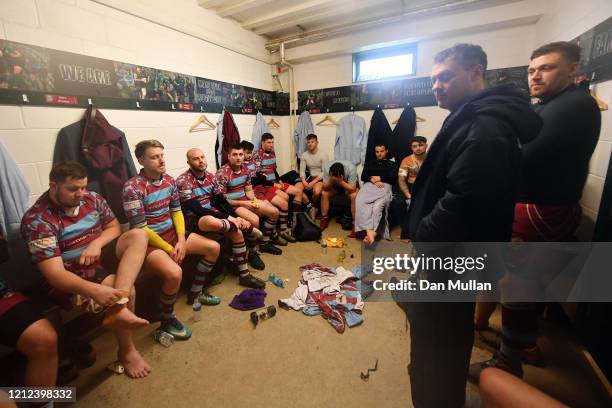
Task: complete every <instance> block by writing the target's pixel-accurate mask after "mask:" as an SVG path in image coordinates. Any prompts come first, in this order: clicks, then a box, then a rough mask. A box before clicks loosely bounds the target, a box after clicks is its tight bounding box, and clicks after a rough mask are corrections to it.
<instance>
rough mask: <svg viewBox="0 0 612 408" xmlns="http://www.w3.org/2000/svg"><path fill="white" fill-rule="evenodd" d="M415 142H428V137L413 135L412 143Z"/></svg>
mask: <svg viewBox="0 0 612 408" xmlns="http://www.w3.org/2000/svg"><path fill="white" fill-rule="evenodd" d="M414 142H417V143H427V138H426V137H425V136H413V137H412V139H410V144H413V143H414Z"/></svg>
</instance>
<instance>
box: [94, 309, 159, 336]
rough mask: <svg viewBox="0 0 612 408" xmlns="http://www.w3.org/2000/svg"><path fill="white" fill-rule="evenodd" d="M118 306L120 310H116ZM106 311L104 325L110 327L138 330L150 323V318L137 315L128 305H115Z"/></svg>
mask: <svg viewBox="0 0 612 408" xmlns="http://www.w3.org/2000/svg"><path fill="white" fill-rule="evenodd" d="M115 308H118V310H114V309H115ZM115 308H111V309H109V310H108V311H107V312H106V316H105V317H104V321H103V322H102V325H103V326H104V327H106V328H109V329H127V330H136V329H139V328H141V327H144V326H146V325H148V324H149V321H148V320H145V319H141V318H140V317H138V316H136V315H135V314H134V313H132V311H131V310H130V309H128V308H127V307H121V306H115Z"/></svg>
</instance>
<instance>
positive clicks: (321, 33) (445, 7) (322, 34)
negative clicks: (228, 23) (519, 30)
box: [266, 0, 490, 60]
mask: <svg viewBox="0 0 612 408" xmlns="http://www.w3.org/2000/svg"><path fill="white" fill-rule="evenodd" d="M485 1H490V0H462V1H455V2H449V3H445V4H441V5H439V6H433V7H429V8H424V9H418V10H412V11H407V12H404V13H401V14H399V15H396V16H390V17H384V18H380V19H378V20H374V21H364V22H362V23H355V24H350V25H345V26H342V27H338V28H335V29H331V30H330V29H319V30H313V31H310V32H306V33H300V34H295V35H291V36H287V37H283V38H279V39H277V40H274V41H272V42H269V43H267V44H266V49H267V50H268V51H270V53H276V52H279V51H280V48H281V45H282V47H283V52H284V48H285V45H287V44H294V43H297V42H299V43H300V44H306V43H311V42H316V41H323V40H325V39H327V38H331V37H334V36H339V35H343V34H348V33H351V32H354V31H359V30H366V29H370V28H373V27H377V26H380V25H383V24H391V23H396V22H398V21H400V20H403V19H405V18H411V17H421V16H423V15H426V14H432V13H435V12H444V11H450V10H456V9H459V8H465V7H467V6H471V5H474V4H477V3H482V2H485ZM294 46H295V45H294ZM281 60H282V58H281Z"/></svg>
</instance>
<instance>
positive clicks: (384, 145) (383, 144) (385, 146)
mask: <svg viewBox="0 0 612 408" xmlns="http://www.w3.org/2000/svg"><path fill="white" fill-rule="evenodd" d="M378 146H382V147H384V148H385V149H387V150H389V146H387V144H386V143H385V142H376V143H375V144H374V148H375V149H376V148H377V147H378Z"/></svg>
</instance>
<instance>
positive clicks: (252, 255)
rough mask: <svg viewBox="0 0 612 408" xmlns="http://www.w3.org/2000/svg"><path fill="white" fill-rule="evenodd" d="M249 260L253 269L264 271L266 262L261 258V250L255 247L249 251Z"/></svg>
mask: <svg viewBox="0 0 612 408" xmlns="http://www.w3.org/2000/svg"><path fill="white" fill-rule="evenodd" d="M247 261H248V262H249V265H251V266H252V267H253V269H257V270H258V271H263V270H264V269H265V268H266V264H265V263H264V261H262V260H261V257H260V256H259V252H257V251H255V250H254V249H251V250H250V251H249V255H248V258H247Z"/></svg>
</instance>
